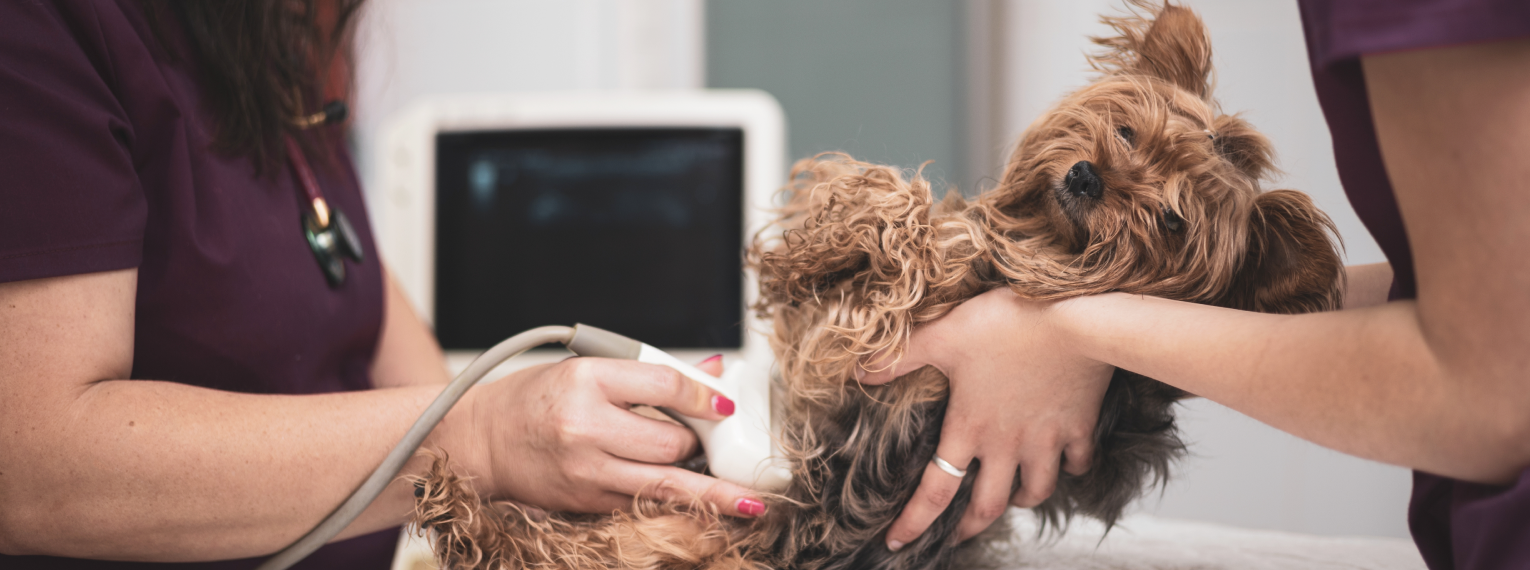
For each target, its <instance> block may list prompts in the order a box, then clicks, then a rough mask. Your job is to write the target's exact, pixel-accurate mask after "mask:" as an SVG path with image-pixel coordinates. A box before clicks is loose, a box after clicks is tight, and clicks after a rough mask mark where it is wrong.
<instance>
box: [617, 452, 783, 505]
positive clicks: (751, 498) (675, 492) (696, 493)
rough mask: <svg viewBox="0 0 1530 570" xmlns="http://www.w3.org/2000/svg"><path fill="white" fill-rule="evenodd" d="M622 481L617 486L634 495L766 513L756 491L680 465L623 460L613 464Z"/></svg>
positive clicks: (619, 489) (620, 490)
mask: <svg viewBox="0 0 1530 570" xmlns="http://www.w3.org/2000/svg"><path fill="white" fill-rule="evenodd" d="M613 471H616V472H617V473H616V474H617V475H618V478H619V480H620V481H622V484H621V485H620V486H619V487H618V488H616V489H614V490H616V491H619V492H623V493H629V494H632V495H634V496H636V495H641V496H645V497H653V498H656V499H661V500H666V501H690V500H701V501H702V502H705V503H709V504H711V505H712V506H714V507H716V508H717V511H718V512H720V513H722V514H725V515H729V516H735V517H750V518H752V517H757V516H760V515H763V514H765V503H764V501H761V500H760V498H759V497H757V496H755V494H754V493H753V492H751V491H750V490H748V489H745V488H743V487H740V486H738V485H735V484H733V483H729V482H727V481H723V480H721V479H718V478H716V477H709V476H706V475H702V474H700V473H693V472H690V471H686V470H684V469H680V468H678V467H666V466H657V465H642V464H638V463H623V464H620V465H617V466H614V467H613Z"/></svg>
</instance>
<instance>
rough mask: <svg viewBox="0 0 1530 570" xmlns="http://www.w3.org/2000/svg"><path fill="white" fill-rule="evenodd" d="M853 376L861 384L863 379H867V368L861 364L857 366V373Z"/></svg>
mask: <svg viewBox="0 0 1530 570" xmlns="http://www.w3.org/2000/svg"><path fill="white" fill-rule="evenodd" d="M852 375H853V376H855V381H856V382H860V381H861V379H862V378H865V377H866V367H864V366H861V365H859V364H857V365H855V372H854V373H853V374H852Z"/></svg>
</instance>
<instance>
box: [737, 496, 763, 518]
mask: <svg viewBox="0 0 1530 570" xmlns="http://www.w3.org/2000/svg"><path fill="white" fill-rule="evenodd" d="M734 507H735V508H737V509H738V512H739V514H742V515H744V516H749V517H757V516H760V515H763V514H765V503H761V502H759V501H756V500H754V499H739V500H738V503H737V504H735V505H734Z"/></svg>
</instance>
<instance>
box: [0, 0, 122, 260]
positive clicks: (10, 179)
mask: <svg viewBox="0 0 1530 570" xmlns="http://www.w3.org/2000/svg"><path fill="white" fill-rule="evenodd" d="M7 4H8V5H7V6H6V10H5V12H6V14H5V19H6V20H7V22H6V24H5V33H3V34H0V282H9V281H20V280H24V279H37V278H42V277H54V276H59V275H69V274H76V273H92V272H97V271H110V270H116V269H125V268H130V267H136V266H138V264H139V263H140V261H141V258H142V249H143V248H142V242H143V234H144V224H145V222H146V219H147V211H148V210H147V205H146V203H145V199H144V194H143V191H142V189H141V188H139V186H138V177H137V176H136V174H135V173H134V167H133V158H132V153H131V152H130V151H129V145H131V143H132V140H133V130H132V128H131V126H130V125H129V123H128V120H127V119H126V116H125V113H124V111H123V109H122V107H121V105H120V104H119V103H118V101H117V98H116V97H115V96H114V95H113V93H112V88H111V86H110V85H109V84H108V79H107V78H108V77H110V75H111V71H112V70H111V69H110V68H109V65H110V62H109V61H93V60H92V59H91V58H90V57H89V56H88V55H87V54H86V52H85V50H84V49H83V48H82V45H81V43H80V42H79V41H77V40H76V38H75V34H74V33H72V32H71V28H72V27H75V28H76V29H77V31H81V32H84V33H85V34H87V35H88V34H89V33H90V30H89V29H88V27H86V28H85V29H78V27H79V26H81V25H82V24H83V25H86V26H88V24H87V23H86V22H80V21H71V20H72V18H69V17H67V15H65V14H61V13H59V12H56V11H54V10H52V9H51V7H50V6H49V5H46V4H42V3H36V2H7Z"/></svg>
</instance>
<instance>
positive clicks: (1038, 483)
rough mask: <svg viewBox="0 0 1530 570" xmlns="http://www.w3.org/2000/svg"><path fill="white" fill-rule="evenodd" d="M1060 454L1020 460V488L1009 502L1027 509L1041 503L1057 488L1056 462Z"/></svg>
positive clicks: (1059, 458)
mask: <svg viewBox="0 0 1530 570" xmlns="http://www.w3.org/2000/svg"><path fill="white" fill-rule="evenodd" d="M1061 455H1062V454H1060V453H1059V454H1053V455H1051V456H1050V457H1047V456H1036V457H1033V458H1027V459H1021V460H1020V489H1019V490H1017V491H1015V495H1014V496H1013V497H1011V498H1010V504H1012V505H1014V506H1017V507H1020V508H1022V509H1029V508H1031V507H1034V506H1036V505H1039V504H1041V502H1042V501H1045V500H1047V497H1050V496H1052V492H1053V491H1056V490H1057V464H1058V462H1059V461H1060V460H1061Z"/></svg>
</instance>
